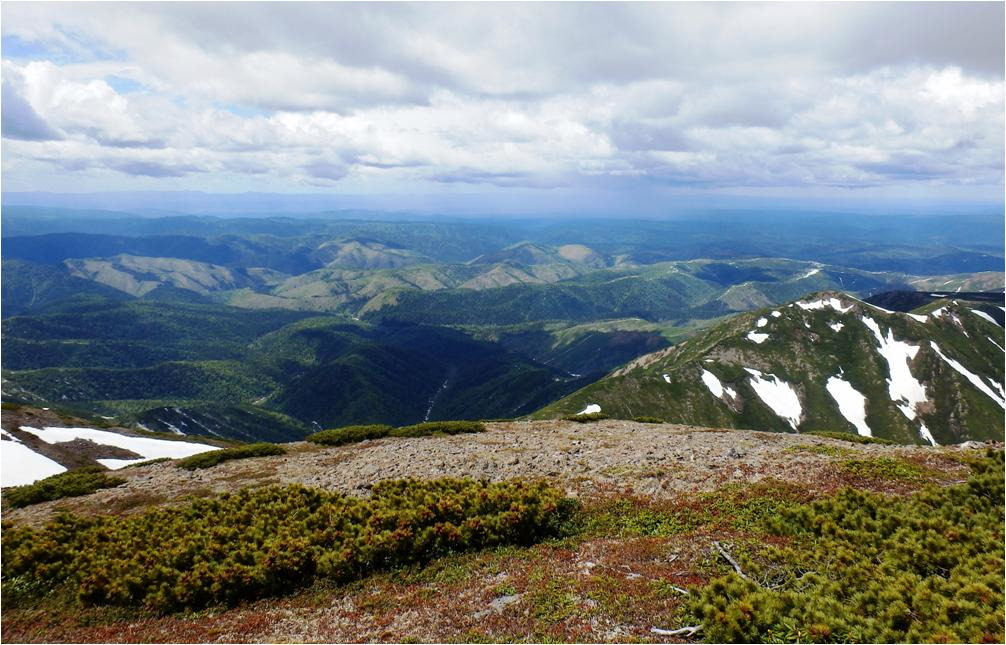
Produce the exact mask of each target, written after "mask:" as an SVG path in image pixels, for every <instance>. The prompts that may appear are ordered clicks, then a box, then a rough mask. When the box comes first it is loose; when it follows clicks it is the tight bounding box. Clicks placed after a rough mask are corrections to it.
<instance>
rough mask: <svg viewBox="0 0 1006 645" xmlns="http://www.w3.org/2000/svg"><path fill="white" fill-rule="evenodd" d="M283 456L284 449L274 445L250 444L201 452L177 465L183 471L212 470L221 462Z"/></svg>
mask: <svg viewBox="0 0 1006 645" xmlns="http://www.w3.org/2000/svg"><path fill="white" fill-rule="evenodd" d="M284 454H286V449H284V448H283V447H282V446H277V445H276V444H274V443H264V442H263V443H250V444H248V445H245V446H237V447H236V448H224V449H223V450H211V451H209V452H201V453H199V454H198V455H192V456H191V457H186V458H185V459H179V460H178V464H177V465H178V467H179V468H184V469H185V470H199V469H201V468H212V467H213V466H216V465H217V464H219V463H221V462H224V461H230V460H232V459H249V458H251V457H270V456H273V455H284Z"/></svg>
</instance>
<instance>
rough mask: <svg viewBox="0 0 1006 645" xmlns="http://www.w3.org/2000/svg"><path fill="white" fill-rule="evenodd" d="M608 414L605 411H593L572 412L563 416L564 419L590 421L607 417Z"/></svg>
mask: <svg viewBox="0 0 1006 645" xmlns="http://www.w3.org/2000/svg"><path fill="white" fill-rule="evenodd" d="M607 418H608V415H607V414H605V413H603V412H591V413H590V414H570V415H568V416H565V417H563V418H562V420H563V421H576V422H577V423H589V422H591V421H600V420H601V419H607Z"/></svg>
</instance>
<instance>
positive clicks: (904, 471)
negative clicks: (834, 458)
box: [840, 457, 939, 481]
mask: <svg viewBox="0 0 1006 645" xmlns="http://www.w3.org/2000/svg"><path fill="white" fill-rule="evenodd" d="M840 465H841V468H842V470H844V471H845V472H846V473H848V474H850V475H852V476H854V477H862V478H863V479H871V480H881V481H883V480H901V481H922V480H923V479H924V478H925V477H926V476H927V475H928V476H932V475H937V474H939V473H938V472H936V471H934V470H932V469H930V468H925V467H923V466H919V465H918V464H913V463H911V462H908V461H905V460H904V459H898V458H896V457H870V458H866V459H847V460H845V461H843V462H842V463H841V464H840Z"/></svg>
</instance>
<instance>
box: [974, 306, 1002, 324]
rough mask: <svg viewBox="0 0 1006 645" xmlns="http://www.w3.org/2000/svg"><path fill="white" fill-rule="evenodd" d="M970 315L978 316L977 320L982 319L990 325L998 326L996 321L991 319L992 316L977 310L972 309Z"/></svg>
mask: <svg viewBox="0 0 1006 645" xmlns="http://www.w3.org/2000/svg"><path fill="white" fill-rule="evenodd" d="M971 313H973V314H974V315H976V316H978V317H979V318H984V319H985V320H987V321H989V322H990V323H992V324H993V325H995V326H996V327H998V326H999V323H997V322H996V319H995V318H993V317H992V316H990V315H988V314H987V313H985V312H984V311H981V310H979V309H972V310H971Z"/></svg>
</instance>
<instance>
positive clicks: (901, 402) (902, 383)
mask: <svg viewBox="0 0 1006 645" xmlns="http://www.w3.org/2000/svg"><path fill="white" fill-rule="evenodd" d="M862 320H863V324H864V325H866V326H867V328H869V330H870V331H871V332H873V335H874V336H875V337H876V339H877V342H878V343H880V355H881V356H883V357H884V360H885V361H887V369H888V373H890V375H891V376H890V378H888V379H887V391H888V393H889V394H890V396H891V401H893V402H894V404H895V405H896V406H897V407H898V409H899V410H901V413H902V414H904V415H905V416H906V417H908V419H909V420H911V421H914V420H915V417H916V412H915V408H916V406H917V405H918V404H920V403H925V402H926V401H927V400H928V397H927V396H926V387H925V386H924V385H923V384H922V383H920V382H919V381H918V379H916V378H915V377H914V376H912V372H911V370H910V369H909V367H908V363H909V361H911V360H912V359H913V358H915V355H916V354H918V353H919V346H918V345H909V344H908V343H906V342H903V341H900V340H895V339H894V332H893V331H892V330H891V329H888V330H887V336H884V334H882V333H881V332H880V325H878V324H877V321H875V320H874V319H873V318H870V317H869V316H863V317H862Z"/></svg>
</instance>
